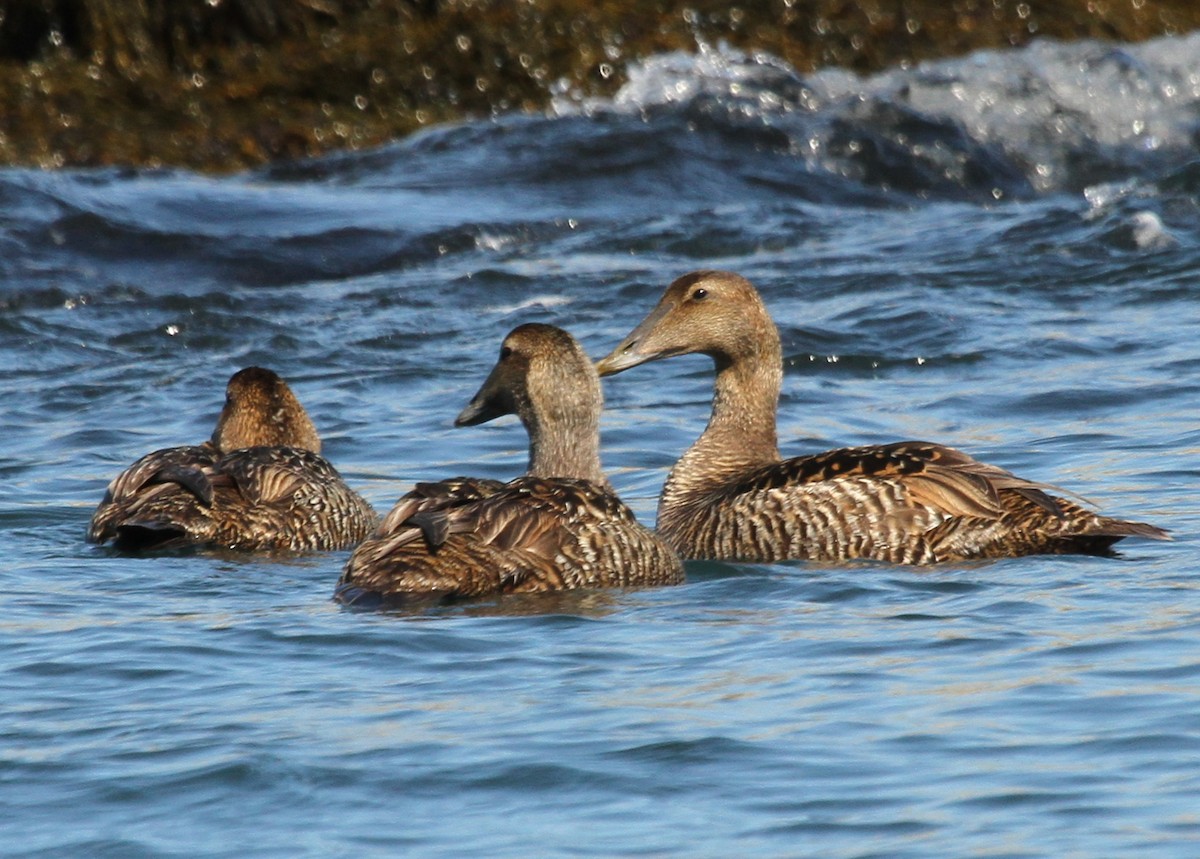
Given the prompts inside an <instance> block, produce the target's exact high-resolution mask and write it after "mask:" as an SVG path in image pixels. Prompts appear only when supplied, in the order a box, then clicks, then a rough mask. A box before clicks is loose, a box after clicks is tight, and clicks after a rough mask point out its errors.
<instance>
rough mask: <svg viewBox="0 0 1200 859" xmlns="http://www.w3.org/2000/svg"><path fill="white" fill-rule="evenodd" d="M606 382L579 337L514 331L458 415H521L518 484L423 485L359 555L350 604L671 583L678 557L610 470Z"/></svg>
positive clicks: (347, 576) (678, 572)
mask: <svg viewBox="0 0 1200 859" xmlns="http://www.w3.org/2000/svg"><path fill="white" fill-rule="evenodd" d="M602 406H603V399H602V397H601V392H600V378H599V377H598V376H597V375H596V370H595V368H594V366H593V365H592V362H591V361H590V360H589V359H588V357H587V355H586V354H584V352H583V350H582V349H581V348H580V346H579V344H578V343H576V341H575V338H573V337H572V336H571V335H570V334H568V333H567V332H566V331H563V330H562V329H559V328H555V327H553V326H550V325H542V324H533V323H531V324H525V325H521V326H518V327H517V328H515V329H513V330H512V332H510V333H509V335H508V336H507V337H505V338H504V343H503V346H502V347H501V349H500V358H499V360H498V361H497V363H496V365H495V367H494V368H493V369H492V371H491V373H490V375H489V376H488V377H487V380H486V381H485V382H484V383H483V386H482V387H481V388H480V389H479V391H478V393H476V394H475V396H474V397H473V398H472V399H471V401H470V403H468V405H467V407H466V408H465V409H463V411H462V413H461V414H460V415H459V416H458V418H457V419H456V420H455V422H454V423H455V426H459V427H462V426H473V425H476V424H481V423H484V422H486V421H490V420H493V419H495V418H498V417H500V416H502V415H507V414H516V415H517V416H518V417H519V418H520V419H521V422H522V423H523V424H524V425H525V429H526V431H527V432H528V434H529V465H528V470H527V471H526V474H525V475H524V476H522V477H518V478H517V479H515V480H512V481H509V482H508V483H500V482H499V481H495V480H485V479H473V478H465V477H460V478H454V479H452V480H445V481H441V482H438V483H422V484H418V485H417V486H416V487H415V488H414V489H413V491H411V492H409V493H408V494H407V495H405V496H404V497H402V498H401V499H400V500H399V502H397V504H396V506H395V507H394V508H393V509H392V511H391V513H389V514H388V515H387V517H385V519H384V521H383V523H382V524H381V525H380V526H379V528H378V530H376V532H375V533H374V534H372V535H371V536H370V537H369V538H368V539H367V540H366V541H365V542H363V543H362V544H361V545H360V546H358V548H356V549H355V550H354V552H353V554H352V555H351V556H350V560H349V561H348V562H347V564H346V566H345V569H344V571H343V573H342V577H341V580H340V581H339V582H338V586H337V589H336V591H335V594H334V596H335V598H336V599H337V600H339V601H341V602H343V603H346V604H355V603H366V602H368V601H370V602H376V601H380V600H382V601H383V602H398V601H405V600H408V599H411V598H415V597H436V598H439V599H453V598H459V597H476V596H483V595H490V594H504V593H528V592H535V591H553V590H564V589H568V588H600V587H617V586H643V585H669V584H677V583H679V582H681V581H682V580H683V565H682V563H681V562H680V560H679V557H678V556H677V555H676V553H675V552H674V551H673V550H672V549H670V548H669V547H668V546H667V545H666V544H665V543H663V542H662V541H661V540H659V539H658V538H657V537H656V536H655V535H654V534H653V532H651V531H650V530H649V529H647V528H645V527H644V526H642V525H641V524H639V523H638V521H637V519H636V518H634V515H633V513H632V511H630V509H629V508H628V507H626V506H625V504H623V503H622V502H621V500H620V499H619V498H618V497H617V496H616V494H615V493H614V492H613V490H612V487H611V486H610V485H609V483H608V480H607V478H606V477H605V476H604V472H603V471H602V470H601V468H600V412H601V408H602Z"/></svg>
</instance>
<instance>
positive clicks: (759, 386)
mask: <svg viewBox="0 0 1200 859" xmlns="http://www.w3.org/2000/svg"><path fill="white" fill-rule="evenodd" d="M694 352H698V353H701V354H704V355H708V356H709V357H711V358H712V359H713V362H714V363H715V364H716V371H717V376H716V383H715V389H714V395H713V404H712V414H711V417H710V418H709V422H708V426H707V428H706V429H705V430H704V432H703V433H702V434H701V436H700V438H699V439H698V440H697V441H696V442H695V444H693V445H692V447H691V448H689V449H688V450H687V452H685V453H684V454H683V456H682V457H681V458H680V460H679V461H678V462H677V463H676V464H675V466H674V467H673V468H672V469H671V471H670V474H669V475H668V476H667V481H666V484H665V485H664V486H663V491H662V496H661V498H660V499H659V506H658V531H659V534H660V535H661V536H662V537H663V539H664V540H666V541H667V542H668V543H670V544H671V545H672V546H674V547H675V549H676V550H678V551H679V553H680V554H681V555H682V556H683V557H684V558H687V559H692V558H697V559H698V558H707V559H721V560H740V561H758V562H770V561H778V560H784V559H807V560H815V561H827V562H828V561H845V560H850V559H855V558H871V559H877V560H883V561H889V562H892V563H901V564H930V563H936V562H939V561H951V560H963V559H968V558H1004V557H1013V556H1018V555H1031V554H1065V553H1081V554H1105V553H1107V552H1108V551H1109V547H1111V546H1112V544H1113V543H1115V542H1116V541H1117V540H1120V539H1122V538H1124V537H1130V536H1138V537H1148V538H1151V539H1169V538H1168V536H1167V533H1166V532H1165V531H1163V530H1162V529H1161V528H1157V527H1155V526H1153V525H1147V524H1144V523H1141V522H1126V521H1123V520H1120V519H1112V518H1109V517H1106V516H1101V515H1098V514H1096V513H1094V512H1092V511H1090V510H1088V509H1085V508H1084V507H1082V506H1080V505H1078V504H1075V503H1073V502H1071V501H1068V500H1066V499H1063V498H1059V497H1055V496H1053V495H1050V494H1049V493H1048V492H1047V490H1048V489H1049V488H1050V487H1047V486H1045V485H1043V484H1038V483H1035V482H1033V481H1030V480H1025V479H1024V478H1020V477H1017V476H1016V475H1013V474H1010V473H1009V472H1007V471H1005V470H1003V469H1001V468H998V467H996V466H994V465H988V464H986V463H982V462H979V461H977V460H975V459H973V458H972V457H970V456H968V455H967V454H965V453H962V452H961V451H958V450H954V449H953V448H949V447H944V446H942V445H940V444H934V443H930V442H923V441H905V442H897V443H893V444H884V445H871V446H865V447H854V448H846V449H842V450H832V451H829V452H827V453H820V454H816V455H814V456H800V457H796V458H793V459H782V458H781V457H780V454H779V448H778V446H777V442H776V430H775V418H776V409H777V407H778V401H779V392H780V387H781V385H782V381H783V358H782V349H781V346H780V339H779V332H778V331H777V329H776V327H775V323H774V322H773V321H772V320H771V317H770V315H769V314H768V312H767V309H766V307H765V306H764V305H763V302H762V299H761V298H760V297H759V295H758V292H757V290H755V288H754V286H753V285H751V283H750V282H749V281H748V280H746V279H745V278H743V277H741V276H739V275H736V274H733V273H731V272H722V271H697V272H692V273H691V274H686V275H684V276H683V277H680V278H679V279H677V280H676V281H675V282H673V283H672V284H671V285H670V286H669V287H667V290H666V292H665V293H664V294H663V296H662V298H661V299H660V300H659V302H658V305H657V306H656V307H655V308H654V309H653V310H652V311H651V312H650V314H649V315H648V316H647V317H646V318H645V319H644V320H643V321H642V322H641V323H640V324H639V325H638V326H637V327H636V328H635V329H634V330H633V331H632V332H631V333H630V334H629V336H628V337H626V338H625V339H624V340H623V341H622V342H621V343H620V344H619V345H618V346H617V348H616V349H614V350H613V351H612V354H610V355H608V356H607V357H606V358H604V359H603V360H601V361H600V363H599V365H598V370H599V372H600V374H601V375H602V376H607V375H612V374H614V373H620V372H622V371H623V370H628V369H629V368H631V367H636V366H637V365H639V364H643V363H645V362H647V361H656V360H658V359H660V358H670V357H672V356H675V355H686V354H690V353H694Z"/></svg>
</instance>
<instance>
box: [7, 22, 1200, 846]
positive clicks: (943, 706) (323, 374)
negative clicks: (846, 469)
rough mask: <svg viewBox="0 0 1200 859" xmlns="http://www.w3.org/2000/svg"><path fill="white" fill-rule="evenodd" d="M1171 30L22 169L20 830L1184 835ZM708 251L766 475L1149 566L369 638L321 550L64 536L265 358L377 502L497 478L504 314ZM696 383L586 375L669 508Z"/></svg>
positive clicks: (1195, 420) (510, 427)
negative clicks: (913, 485) (745, 298)
mask: <svg viewBox="0 0 1200 859" xmlns="http://www.w3.org/2000/svg"><path fill="white" fill-rule="evenodd" d="M1198 51H1200V41H1198V38H1197V37H1195V36H1193V37H1186V38H1185V37H1179V38H1171V39H1163V40H1160V41H1157V42H1151V43H1148V44H1145V45H1137V46H1131V45H1126V46H1121V45H1117V46H1113V45H1103V44H1098V43H1080V44H1070V45H1064V44H1057V43H1052V42H1042V43H1037V44H1035V45H1034V46H1032V47H1030V48H1027V49H1024V50H1020V51H1008V52H994V53H981V54H977V55H973V56H971V57H966V58H962V59H958V60H949V61H943V62H941V63H936V64H930V65H925V66H920V67H917V68H914V69H897V70H894V71H892V72H888V73H885V74H882V75H877V76H874V77H871V78H859V77H856V76H853V75H850V74H848V73H844V72H838V71H828V72H822V73H819V74H816V75H811V76H808V77H804V76H801V75H799V74H797V73H796V72H795V71H794V70H791V69H789V68H787V67H786V66H784V65H783V64H781V63H779V62H778V61H776V60H774V59H772V58H770V57H763V56H746V55H742V54H738V53H736V52H733V51H730V50H724V49H713V48H707V47H705V48H704V49H703V50H701V51H700V53H698V54H696V55H689V56H685V55H674V54H672V55H666V56H662V57H656V58H653V59H652V60H650V61H647V62H646V63H643V64H642V65H640V66H639V67H637V68H636V69H635V70H634V74H633V75H632V76H631V80H630V83H629V84H628V85H627V86H626V87H625V88H624V89H623V90H622V91H621V92H620V93H619V94H618V95H617V96H616V97H615V98H613V99H610V100H605V101H598V102H592V101H584V100H579V99H574V100H572V99H570V98H566V97H564V98H563V100H562V102H561V103H559V104H557V105H556V106H555V109H554V110H553V111H551V112H550V113H548V114H547V115H545V116H512V117H501V118H499V119H496V120H491V121H486V122H477V123H466V124H462V125H455V126H448V127H441V128H435V129H431V130H429V131H426V132H424V133H422V134H419V135H416V136H414V137H412V138H410V139H408V140H404V141H401V142H398V143H396V144H394V145H392V146H388V147H385V148H383V149H378V150H373V151H367V152H352V153H346V154H342V155H337V156H332V157H329V158H324V159H320V160H316V161H310V162H304V163H299V164H288V165H278V166H275V167H272V168H269V169H264V170H261V171H257V172H252V173H246V174H242V175H238V176H232V177H224V178H208V177H202V176H197V175H193V174H190V173H186V172H180V171H132V170H101V171H57V172H37V171H27V170H15V169H8V170H2V171H0V379H2V384H3V391H4V394H5V395H4V397H3V398H2V399H0V437H2V438H3V442H2V443H0V546H2V548H3V561H2V562H0V570H2V575H3V582H4V593H5V597H4V605H5V611H4V616H3V620H2V621H0V694H2V696H3V703H2V704H0V820H2V821H3V822H2V823H0V852H2V853H3V854H4V855H8V856H23V857H51V856H54V857H58V856H97V857H105V856H111V857H239V859H241V857H298V856H342V855H356V856H396V855H405V856H423V857H425V856H427V857H461V856H489V857H528V856H580V857H586V856H597V857H614V856H639V857H645V856H694V857H729V856H755V857H783V856H813V857H833V856H838V857H945V856H987V857H1050V856H1053V857H1097V856H1138V857H1145V856H1155V857H1192V856H1195V855H1196V854H1197V844H1200V588H1198V584H1197V583H1198V581H1200V579H1198V574H1200V549H1198V548H1197V546H1198V544H1197V535H1198V532H1200V347H1198V346H1197V336H1196V332H1197V331H1198V330H1200V160H1198V159H1197V156H1196V152H1195V139H1196V137H1195V135H1196V133H1197V129H1198V128H1200V74H1198V73H1197V72H1196V70H1195V62H1194V57H1195V56H1197V52H1198ZM705 267H713V268H726V269H732V270H735V271H738V272H740V273H742V274H745V275H746V276H748V277H749V278H751V279H752V280H753V281H754V282H755V283H756V284H757V285H758V286H759V288H760V289H761V291H762V293H763V295H764V298H765V300H766V301H767V303H768V305H769V307H770V309H771V311H772V313H773V314H774V316H775V318H776V320H777V322H778V324H779V327H780V331H781V334H782V336H783V341H784V350H785V356H786V357H785V385H784V388H785V390H784V394H783V398H782V402H781V407H780V437H781V442H782V446H783V448H784V450H785V452H786V453H792V454H798V453H803V452H816V451H820V450H824V449H827V448H830V447H835V446H841V445H850V444H863V443H871V442H882V441H891V440H900V439H905V438H922V439H930V440H936V441H940V442H943V443H946V444H950V445H953V446H956V447H959V448H962V449H964V450H967V451H969V452H970V453H972V454H974V455H976V456H977V457H979V458H981V459H984V460H987V461H991V462H995V463H996V464H998V465H1001V466H1004V467H1006V468H1009V469H1011V470H1014V471H1016V472H1017V473H1019V474H1022V475H1023V476H1026V477H1030V478H1032V479H1036V480H1042V481H1046V482H1048V483H1052V484H1055V485H1056V486H1060V487H1063V488H1064V489H1065V490H1068V491H1070V492H1072V493H1076V494H1078V495H1080V496H1082V497H1083V498H1085V499H1087V500H1088V501H1090V502H1092V503H1094V504H1096V505H1097V506H1099V507H1100V508H1101V509H1102V510H1103V511H1104V512H1106V513H1110V514H1112V515H1117V516H1122V517H1127V518H1132V519H1138V520H1145V521H1150V522H1154V523H1156V524H1158V525H1161V526H1163V527H1165V528H1168V529H1170V530H1171V532H1172V535H1173V537H1174V541H1173V542H1170V543H1151V542H1145V541H1142V542H1136V541H1127V542H1126V543H1123V544H1121V546H1120V547H1119V548H1120V554H1119V556H1118V557H1116V558H1091V557H1038V558H1020V559H1013V560H1005V561H998V562H990V563H971V564H947V565H941V566H937V567H933V568H927V569H909V568H902V567H893V566H888V565H882V564H866V563H862V564H848V565H840V566H827V565H820V564H810V563H788V564H778V565H735V564H719V563H695V564H689V566H688V582H687V584H685V585H683V586H680V587H676V588H666V589H660V590H634V591H603V592H583V591H581V592H572V593H565V594H551V595H538V596H517V597H504V598H498V599H492V600H480V601H474V602H467V603H461V604H457V605H451V606H442V607H437V608H424V609H420V610H414V611H410V612H401V611H395V612H355V611H349V610H346V609H343V608H340V607H338V606H337V605H335V604H334V603H333V602H332V601H331V600H330V595H331V593H332V590H333V584H334V582H335V581H336V579H337V576H338V574H339V571H340V568H341V565H342V563H343V562H344V560H345V557H346V553H331V554H324V555H314V556H303V557H274V558H272V557H253V556H242V555H231V554H227V553H220V552H191V553H187V552H185V553H175V554H170V555H166V556H157V557H134V558H130V557H123V556H120V555H118V554H116V553H114V552H113V551H111V550H108V549H102V548H97V547H94V546H90V545H87V544H86V543H85V542H84V540H83V535H84V532H85V529H86V526H87V522H88V519H89V518H90V515H91V512H92V510H93V509H94V507H95V505H96V503H97V502H98V501H99V499H100V497H101V496H102V494H103V492H104V488H105V485H106V484H107V482H108V480H110V479H111V478H112V477H113V476H114V475H115V474H116V473H117V472H118V471H120V469H122V468H123V467H124V466H125V465H127V464H129V463H130V462H132V461H133V460H134V459H135V458H136V457H138V456H139V455H141V454H142V453H145V452H147V451H149V450H152V449H154V448H158V447H163V446H167V445H173V444H182V443H191V442H197V441H199V440H202V439H204V438H206V437H207V436H208V435H209V434H210V433H211V431H212V426H213V423H214V421H215V418H216V414H217V412H218V410H219V408H220V405H221V402H222V398H223V389H224V384H225V381H226V380H227V378H228V377H229V375H230V374H231V373H232V372H234V371H235V370H236V369H238V368H240V367H243V366H247V365H251V364H260V365H264V366H268V367H271V368H273V369H275V370H277V371H278V372H279V373H281V374H282V375H283V376H284V377H285V378H286V379H288V380H289V382H291V383H292V385H293V387H294V389H295V390H296V392H297V394H298V396H299V397H300V399H301V400H302V402H303V403H304V404H305V405H306V407H307V408H308V410H309V411H310V413H311V414H312V416H313V418H314V420H315V422H316V423H317V425H318V427H319V428H320V430H321V431H322V434H323V438H324V440H325V453H326V454H327V455H328V457H329V458H330V459H331V460H332V461H333V462H334V463H335V464H336V465H337V466H338V468H339V469H340V470H341V471H342V473H343V474H344V475H345V476H346V477H347V479H348V480H349V481H350V482H351V483H352V484H353V485H355V486H356V487H358V488H359V489H361V491H362V492H363V493H364V494H365V495H366V496H367V497H368V498H369V499H370V500H371V501H372V502H373V503H374V504H375V505H376V506H377V507H378V508H379V509H380V510H381V511H382V510H386V509H387V508H388V507H389V506H390V505H391V503H392V502H393V501H394V500H395V499H396V498H397V497H398V496H399V495H400V494H401V493H403V492H404V491H406V490H407V489H408V488H409V487H410V486H411V485H412V483H413V482H414V481H417V480H426V479H434V478H439V477H445V476H450V475H455V474H474V475H478V476H486V477H498V478H508V477H512V476H515V475H516V474H518V473H520V471H521V470H522V469H523V468H524V465H525V435H524V433H523V431H522V430H521V428H520V426H519V425H518V424H517V423H516V422H515V421H513V420H511V419H509V420H505V421H500V422H497V423H496V424H495V425H487V426H484V427H480V428H472V429H461V430H456V429H453V428H452V427H451V421H452V419H453V417H454V415H455V414H457V412H458V411H459V409H460V408H461V407H462V406H463V405H464V404H465V403H466V401H467V399H468V398H469V397H470V396H471V394H472V393H473V392H474V391H475V389H476V388H477V387H478V385H479V383H480V382H481V380H482V379H483V378H484V376H485V375H486V373H487V371H488V369H489V368H490V366H491V364H492V362H493V360H494V357H495V354H496V350H497V349H498V348H499V344H500V340H501V338H502V337H503V335H504V334H505V333H506V332H507V331H508V330H509V329H510V328H512V327H513V326H515V325H516V324H519V323H521V322H525V321H543V322H550V323H554V324H557V325H561V326H564V327H566V328H568V329H570V330H571V331H572V332H573V333H575V334H576V335H577V336H578V337H579V338H580V340H581V342H583V343H584V345H585V347H586V348H587V349H588V350H589V352H590V353H591V354H593V355H595V356H600V355H603V354H605V353H606V352H607V351H608V350H609V349H610V348H611V347H612V346H613V345H615V344H616V343H617V342H618V340H619V339H620V338H621V337H622V336H623V335H624V334H626V333H627V332H628V331H629V329H630V328H632V326H633V325H634V324H636V323H637V322H638V321H639V320H640V319H641V318H642V316H643V315H644V314H645V312H646V311H647V310H648V309H649V307H650V306H651V305H652V304H653V302H654V301H655V300H657V297H658V295H659V293H660V292H661V290H662V288H663V287H664V286H665V285H666V284H667V283H668V282H670V281H671V280H672V279H674V278H675V277H677V276H678V275H680V274H683V273H685V272H687V271H690V270H693V269H697V268H705ZM711 376H712V369H711V362H710V361H708V359H705V358H703V357H701V356H690V357H687V358H680V359H677V360H672V361H667V362H663V363H659V364H654V365H651V366H648V367H643V368H638V369H635V370H632V371H630V372H628V373H625V374H622V375H621V376H619V377H616V378H613V379H610V380H606V382H605V392H606V396H607V398H608V411H607V412H606V415H605V421H604V427H603V429H604V456H605V462H606V466H607V467H608V469H609V471H610V473H611V475H612V480H613V483H614V484H615V485H616V487H617V489H618V490H619V491H620V492H621V494H622V495H623V496H624V497H625V498H626V500H628V501H629V503H630V504H631V505H632V506H633V507H634V508H635V510H636V511H637V512H638V514H639V516H640V517H641V518H642V519H643V521H645V522H647V523H651V522H653V517H654V508H655V503H656V497H657V493H658V490H659V487H660V486H661V483H662V480H663V478H664V476H665V473H666V470H667V469H668V468H669V467H670V465H671V463H672V462H674V460H675V459H676V457H678V455H679V454H680V453H681V452H682V451H683V450H684V449H685V448H686V447H687V446H688V444H690V442H691V441H692V440H693V439H694V438H695V437H696V436H697V435H698V434H699V432H700V431H701V429H702V428H703V425H704V421H705V419H706V416H707V409H708V402H709V397H710V392H711Z"/></svg>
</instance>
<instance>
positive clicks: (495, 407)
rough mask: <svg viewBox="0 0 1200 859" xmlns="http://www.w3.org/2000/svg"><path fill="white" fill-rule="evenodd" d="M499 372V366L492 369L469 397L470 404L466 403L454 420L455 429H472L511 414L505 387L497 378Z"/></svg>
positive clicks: (512, 409) (510, 405)
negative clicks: (473, 394)
mask: <svg viewBox="0 0 1200 859" xmlns="http://www.w3.org/2000/svg"><path fill="white" fill-rule="evenodd" d="M501 372H502V371H501V368H500V365H499V364H497V365H496V366H495V367H493V368H492V372H491V374H489V375H488V377H487V380H486V381H484V383H483V384H482V385H481V386H480V388H479V390H478V391H476V392H475V396H473V397H471V402H469V403H467V407H466V408H465V409H463V410H462V411H461V412H459V413H458V417H456V418H455V419H454V425H455V426H456V427H473V426H475V425H477V424H485V423H487V422H488V421H494V420H495V419H496V418H499V417H503V416H504V415H511V414H513V412H514V411H515V409H514V408H513V404H512V402H511V401H510V398H509V396H508V395H507V394H506V393H505V391H506V388H505V386H504V385H503V384H501V382H500V379H499V378H498V377H499V376H500V374H501Z"/></svg>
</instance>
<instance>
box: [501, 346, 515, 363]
mask: <svg viewBox="0 0 1200 859" xmlns="http://www.w3.org/2000/svg"><path fill="white" fill-rule="evenodd" d="M510 355H512V347H511V346H501V347H500V360H501V361H503V360H504V359H505V358H508V357H509V356H510Z"/></svg>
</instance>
